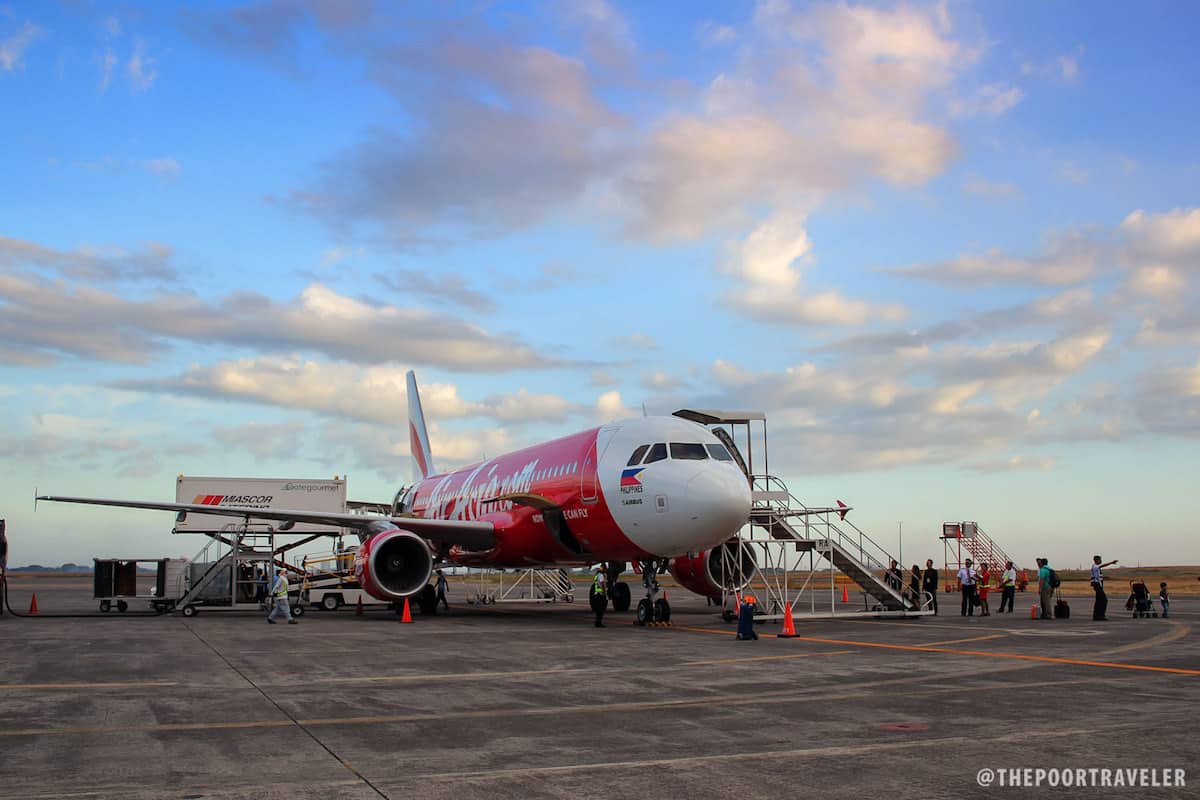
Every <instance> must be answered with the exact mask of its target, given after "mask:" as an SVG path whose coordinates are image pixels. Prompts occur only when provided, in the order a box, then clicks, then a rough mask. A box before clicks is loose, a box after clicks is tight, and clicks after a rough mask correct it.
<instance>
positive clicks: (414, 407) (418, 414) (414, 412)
mask: <svg viewBox="0 0 1200 800" xmlns="http://www.w3.org/2000/svg"><path fill="white" fill-rule="evenodd" d="M408 448H409V450H410V451H411V452H412V463H413V482H414V483H416V482H417V481H419V480H421V479H422V478H428V477H429V476H430V475H432V474H433V456H432V455H430V453H429V433H428V432H427V431H426V430H425V414H424V413H423V412H422V411H421V395H419V394H417V376H416V375H415V374H413V371H412V370H411V369H410V370H409V371H408Z"/></svg>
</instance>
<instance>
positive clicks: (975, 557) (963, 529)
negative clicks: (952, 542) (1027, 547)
mask: <svg viewBox="0 0 1200 800" xmlns="http://www.w3.org/2000/svg"><path fill="white" fill-rule="evenodd" d="M942 538H943V539H957V540H958V542H959V544H960V545H961V546H962V549H963V550H966V551H967V553H968V554H969V555H970V556H971V560H972V561H974V562H975V565H976V566H978V565H980V564H987V565H988V566H989V567H990V568H991V569H992V571H994V572H1000V571H1002V570H1003V569H1004V564H1005V562H1008V561H1012V558H1011V557H1009V555H1008V553H1006V552H1004V548H1002V547H1000V545H999V544H997V543H996V540H995V539H993V538H992V537H991V536H989V535H988V534H987V533H986V532H985V531H984V530H983V528H981V527H980V526H979V523H977V522H952V523H946V524H943V525H942ZM1013 563H1014V564H1015V563H1016V562H1013Z"/></svg>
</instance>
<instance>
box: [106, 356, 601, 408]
mask: <svg viewBox="0 0 1200 800" xmlns="http://www.w3.org/2000/svg"><path fill="white" fill-rule="evenodd" d="M406 372H407V367H390V366H375V367H362V366H357V365H353V364H344V363H329V362H317V361H311V360H305V359H301V358H298V357H294V356H293V357H286V358H269V357H261V358H247V359H240V360H237V361H221V362H218V363H216V364H214V365H212V366H209V367H202V366H199V365H192V366H191V367H189V368H188V369H187V370H186V371H185V372H183V373H181V374H179V375H175V376H171V377H167V378H153V379H141V380H124V381H119V382H118V383H117V384H116V386H117V388H120V389H125V390H132V391H143V392H154V393H165V394H173V395H182V396H192V397H202V398H208V399H213V400H228V401H237V402H249V403H255V404H259V405H266V406H273V407H276V408H286V409H291V410H296V411H310V412H314V413H317V414H321V415H323V416H328V417H336V418H340V419H343V420H347V421H352V422H354V421H356V422H369V423H375V424H380V425H387V424H392V425H398V424H400V422H401V421H402V420H403V419H405V418H406V415H407V413H408V411H407V401H406V391H405V390H406V381H405V373H406ZM420 390H421V401H422V407H423V409H424V411H425V415H426V418H427V419H429V420H454V419H471V418H478V419H492V420H497V421H500V422H504V423H507V424H524V423H535V422H536V423H561V422H564V421H565V420H566V419H567V418H568V417H570V416H571V415H573V414H575V413H576V412H577V411H579V409H577V408H576V407H575V406H574V405H573V404H571V403H570V402H568V401H567V400H566V399H565V398H562V397H559V396H558V395H550V394H538V393H534V392H529V391H528V390H526V389H523V388H522V389H520V390H518V391H517V392H516V393H514V394H497V395H492V396H489V397H485V398H483V399H481V400H478V401H468V400H466V399H464V398H463V397H462V396H461V395H460V394H459V389H458V387H457V386H456V385H454V384H448V383H422V384H421V386H420Z"/></svg>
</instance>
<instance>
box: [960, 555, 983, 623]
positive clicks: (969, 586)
mask: <svg viewBox="0 0 1200 800" xmlns="http://www.w3.org/2000/svg"><path fill="white" fill-rule="evenodd" d="M963 563H964V566H963V568H962V569H960V570H959V571H958V591H959V592H961V593H962V616H964V617H973V616H975V605H976V604H977V603H978V602H979V598H978V596H977V595H976V594H975V582H976V580H977V579H978V577H979V574H978V573H977V572H975V570H974V568H973V567H972V566H971V559H969V558H968V559H967V560H966V561H965V562H963Z"/></svg>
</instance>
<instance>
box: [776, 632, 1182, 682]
mask: <svg viewBox="0 0 1200 800" xmlns="http://www.w3.org/2000/svg"><path fill="white" fill-rule="evenodd" d="M793 641H801V642H817V643H819V644H836V645H850V646H853V647H875V648H879V649H882V650H908V651H911V652H916V653H948V654H950V655H956V656H984V657H985V658H1007V659H1013V660H1016V661H1037V662H1040V663H1043V664H1071V665H1074V666H1080V667H1105V668H1107V669H1132V670H1141V671H1145V672H1167V673H1171V674H1175V675H1200V669H1183V668H1182V667H1153V666H1150V665H1149V664H1121V663H1118V662H1115V661H1089V660H1087V659H1083V658H1056V657H1054V656H1031V655H1026V654H1024V653H991V652H988V651H986V650H957V649H954V648H950V647H929V646H928V645H915V644H886V643H883V642H854V641H847V640H845V639H824V638H821V637H817V636H797V637H795V639H794V640H793Z"/></svg>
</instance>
